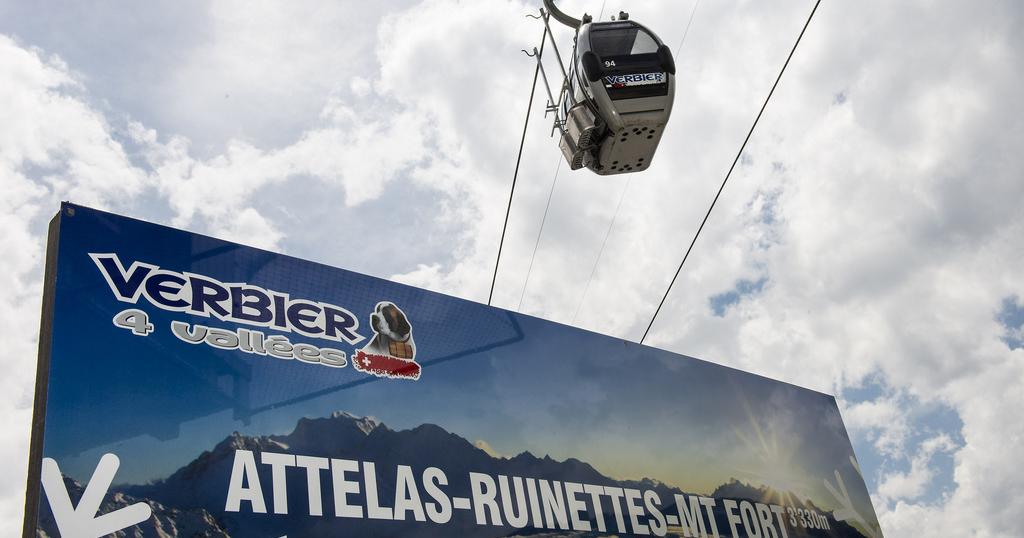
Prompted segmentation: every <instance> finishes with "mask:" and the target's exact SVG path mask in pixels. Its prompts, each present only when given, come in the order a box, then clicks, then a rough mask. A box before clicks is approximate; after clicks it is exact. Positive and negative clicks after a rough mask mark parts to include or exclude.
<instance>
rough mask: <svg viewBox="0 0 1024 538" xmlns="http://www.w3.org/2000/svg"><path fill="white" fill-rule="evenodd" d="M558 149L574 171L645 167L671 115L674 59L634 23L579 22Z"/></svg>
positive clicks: (621, 170)
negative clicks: (563, 126) (583, 168)
mask: <svg viewBox="0 0 1024 538" xmlns="http://www.w3.org/2000/svg"><path fill="white" fill-rule="evenodd" d="M573 61H574V65H573V66H572V67H573V68H572V69H571V70H570V75H569V78H570V80H569V84H570V86H571V91H569V92H566V93H565V99H564V100H563V102H562V103H561V107H562V110H561V112H562V114H563V115H564V118H565V120H564V121H565V128H564V129H563V134H562V138H561V140H560V142H559V147H560V148H561V150H562V154H563V155H564V156H565V158H566V160H567V161H568V162H569V165H570V166H571V167H572V169H574V170H576V169H579V168H582V167H584V166H586V167H587V168H589V169H591V170H593V171H594V172H596V173H598V174H601V175H611V174H622V173H628V172H638V171H641V170H646V169H647V168H648V167H649V166H650V165H651V160H652V159H653V158H654V153H655V151H656V150H657V149H658V143H659V142H660V141H661V135H662V133H663V132H664V130H665V125H666V124H667V123H668V118H669V116H670V115H671V113H672V101H673V98H674V97H675V71H676V69H675V63H674V61H673V59H672V52H671V50H669V48H668V47H667V46H666V45H665V44H664V43H662V42H661V40H660V39H658V36H657V35H655V34H654V33H653V32H651V31H650V30H648V29H647V28H645V27H644V26H642V25H640V24H637V23H636V22H633V21H631V20H618V21H606V22H584V23H583V24H581V25H580V27H579V33H578V34H577V40H576V50H575V54H574V58H573Z"/></svg>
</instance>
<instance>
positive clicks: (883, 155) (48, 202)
mask: <svg viewBox="0 0 1024 538" xmlns="http://www.w3.org/2000/svg"><path fill="white" fill-rule="evenodd" d="M560 5H564V6H565V8H566V9H567V10H570V11H572V12H582V11H589V12H591V13H593V14H598V12H599V11H600V9H601V2H598V1H596V0H590V1H586V2H584V1H582V0H580V1H576V0H573V1H570V0H566V1H565V2H564V3H560ZM536 7H538V6H536V5H532V4H527V3H523V2H505V1H499V0H493V1H488V2H473V3H463V4H457V3H455V2H454V1H450V0H425V1H423V2H412V1H410V2H400V3H388V4H387V5H378V4H374V3H366V2H362V3H354V4H345V3H335V2H325V3H316V2H313V3H303V4H301V5H292V4H291V3H287V4H286V3H270V2H267V3H264V2H230V1H228V2H218V3H216V4H213V5H208V4H200V3H194V2H184V3H183V2H173V3H169V2H168V3H164V2H157V3H150V4H148V5H147V6H146V7H145V9H143V8H142V7H137V6H136V7H126V6H119V5H113V4H100V5H89V6H83V5H79V4H76V3H71V2H63V3H50V4H47V5H46V6H45V7H40V6H36V5H30V4H26V3H24V2H13V1H0V80H4V81H5V82H4V84H3V85H0V103H4V105H3V106H0V182H2V187H3V192H4V197H3V199H2V200H0V223H2V224H3V226H4V230H5V233H4V234H2V236H0V247H2V248H3V251H4V252H5V255H4V257H3V259H0V304H2V310H0V336H2V337H3V339H4V341H5V343H6V344H7V353H6V354H5V356H4V357H2V358H0V361H2V363H0V364H2V366H3V367H4V370H5V372H8V375H6V376H5V377H4V379H3V380H0V394H3V400H2V401H3V404H2V407H0V409H2V410H3V412H2V413H0V431H3V432H4V434H3V435H4V442H3V443H0V461H4V462H5V463H4V465H5V466H7V467H6V468H5V471H6V473H7V474H8V475H11V476H20V475H22V474H23V473H24V469H25V463H26V457H25V454H26V452H27V447H28V444H27V432H28V424H29V421H30V419H31V406H32V386H33V379H34V364H35V362H34V357H35V351H36V348H35V345H36V336H35V335H36V332H37V329H38V312H39V298H40V290H41V275H42V254H43V248H44V247H43V246H44V238H45V225H46V222H47V220H48V219H49V217H50V216H51V215H52V214H53V213H54V212H55V211H56V208H57V206H58V203H59V201H60V200H66V199H70V200H73V201H75V202H79V203H83V204H88V205H94V206H96V207H101V208H105V209H110V210H114V211H118V212H121V213H125V214H129V215H134V216H139V217H143V218H146V219H148V220H154V221H158V222H162V223H165V224H171V225H174V226H179V227H184V228H187V229H190V230H195V231H199V232H204V233H209V234H211V235H215V236H218V237H223V238H226V239H232V240H237V241H240V242H242V243H246V244H251V245H254V246H260V247H265V248H270V249H272V250H275V251H279V252H284V253H287V254H291V255H295V256H300V257H303V258H308V259H313V260H316V261H320V262H325V263H328V264H330V265H333V266H338V267H344V268H348V269H353V270H356V271H360V272H364V273H367V274H371V275H375V276H380V277H385V278H389V279H394V280H398V281H401V282H406V283H410V284H415V285H418V286H422V287H426V288H429V289H432V290H436V291H442V292H445V293H449V294H453V295H456V296H459V297H463V298H466V299H469V300H474V301H481V300H485V299H486V297H487V291H488V286H489V284H490V275H491V271H492V269H493V262H494V256H495V254H496V245H497V240H498V237H499V234H500V231H501V221H502V218H503V216H504V210H505V204H506V203H507V195H508V185H509V180H510V175H511V170H512V168H513V166H514V162H515V155H516V151H517V149H518V147H517V146H518V144H517V143H518V140H519V132H518V130H519V128H520V127H521V126H522V114H523V112H524V110H525V108H526V107H525V105H526V102H525V99H526V96H527V94H528V87H527V86H528V83H529V80H530V77H531V76H532V69H533V65H532V64H531V63H530V59H529V58H526V57H525V56H523V55H522V53H520V52H519V50H520V49H522V48H527V49H529V48H531V47H532V46H533V45H535V44H536V43H537V41H538V40H539V36H540V28H539V27H538V26H537V24H536V21H532V20H531V19H527V18H525V17H524V16H523V15H524V14H526V13H529V12H533V11H535V9H536ZM810 7H811V2H809V1H805V0H786V1H784V2H779V3H772V4H764V3H755V2H724V3H723V2H714V3H711V2H702V3H701V4H700V6H699V7H698V9H697V11H696V13H695V15H694V19H693V24H692V25H691V27H690V30H689V33H688V35H687V37H686V41H685V43H684V44H683V46H682V49H681V52H680V54H679V56H678V58H677V65H678V66H679V73H680V76H679V78H678V79H677V80H678V89H677V92H678V93H677V106H676V108H675V110H674V112H673V118H672V121H671V123H670V125H669V127H668V129H667V130H666V132H665V138H664V139H663V142H662V151H661V152H659V155H658V157H657V159H655V161H654V163H653V164H652V167H651V169H650V170H648V171H646V172H644V173H643V174H640V175H637V176H636V177H635V178H634V179H633V180H632V181H630V183H629V185H628V187H627V186H626V179H625V178H624V177H609V178H596V177H594V176H592V175H590V174H587V173H585V172H567V171H566V170H564V169H563V170H561V172H560V173H559V174H558V180H557V181H558V184H557V188H556V189H555V196H554V198H553V199H552V201H551V205H550V209H549V212H548V218H547V221H546V224H545V228H544V231H543V234H542V235H541V239H540V243H539V247H538V250H537V256H536V260H535V263H534V266H533V270H532V273H531V275H530V278H529V285H528V286H525V282H526V275H527V268H528V266H529V264H530V260H531V257H532V256H531V254H532V253H533V247H534V242H535V240H536V238H537V234H538V225H539V223H540V216H541V214H542V212H543V211H544V208H545V205H546V201H547V195H548V192H550V189H551V181H552V175H553V173H554V170H555V165H556V162H557V150H556V148H555V146H554V141H553V140H552V139H551V138H549V136H548V134H549V130H550V124H549V123H547V121H546V120H545V119H544V118H543V117H542V113H543V106H542V105H543V99H542V97H541V94H542V93H543V92H538V97H537V101H536V102H535V103H534V112H535V115H534V117H533V118H532V121H531V127H530V132H529V133H528V136H527V144H526V148H525V150H524V164H523V169H522V170H521V172H520V181H519V185H518V187H517V192H516V198H515V200H514V203H513V208H512V209H513V211H512V215H511V218H510V221H509V233H508V236H507V237H508V239H507V241H506V246H505V248H506V250H505V253H504V255H503V258H502V267H501V270H500V272H499V274H498V281H497V284H498V285H497V289H496V293H495V303H496V304H498V305H499V306H505V307H512V306H515V305H516V304H518V301H519V297H520V296H521V295H524V297H525V298H524V301H523V312H524V313H527V314H532V315H536V316H540V317H543V318H547V319H552V320H556V321H562V322H567V321H570V320H572V319H573V318H574V317H575V324H576V325H579V326H581V327H583V328H587V329H592V330H596V331H598V332H601V333H604V334H609V335H611V336H614V337H617V338H622V339H627V340H636V339H638V338H639V336H640V335H641V334H642V333H643V330H644V328H645V327H646V325H647V322H648V321H649V319H650V318H649V316H650V315H651V313H652V312H653V306H654V305H655V304H656V303H657V300H658V299H659V298H660V296H661V293H662V292H663V291H664V287H665V285H666V284H667V282H668V280H669V279H670V277H671V274H672V272H673V271H674V270H675V267H676V265H677V264H678V262H679V258H680V256H681V255H682V252H683V250H684V249H685V247H686V245H687V244H688V243H689V240H690V233H691V231H692V230H694V229H695V228H696V226H697V224H698V223H699V222H700V219H701V218H702V217H703V213H704V210H705V209H706V207H707V205H706V204H707V203H708V202H709V201H710V199H711V198H712V197H713V196H714V191H715V190H716V189H717V187H718V184H719V181H720V180H721V178H722V175H723V174H724V173H725V170H726V169H727V167H728V164H729V163H730V162H731V159H732V157H733V156H734V155H735V151H736V149H737V148H738V146H739V143H740V141H741V140H742V137H743V136H744V135H745V133H746V130H747V128H748V127H749V125H750V122H751V121H752V119H753V117H754V116H755V114H756V113H757V109H758V108H759V106H760V103H761V100H762V99H763V98H764V96H765V94H766V92H767V90H768V88H769V87H770V85H771V82H772V81H773V80H774V76H775V74H776V73H777V69H778V67H779V66H780V65H781V63H782V61H783V60H784V59H785V55H786V53H787V52H788V50H789V47H790V46H791V45H792V41H793V39H794V38H795V36H796V33H797V32H798V31H799V28H800V25H801V24H802V23H803V20H804V18H805V17H806V14H807V12H808V11H809V10H810ZM692 8H693V3H692V2H690V1H684V2H670V1H667V0H666V1H657V2H653V1H644V2H639V1H638V0H623V1H622V2H620V4H618V5H612V4H610V3H608V4H607V6H606V11H607V12H608V13H613V12H618V10H620V9H622V10H625V11H629V12H630V13H631V14H632V15H633V17H634V18H635V19H636V20H638V21H642V22H644V21H658V22H657V23H656V24H655V23H652V24H651V26H652V27H654V29H655V31H657V32H658V33H659V34H660V35H661V37H662V38H663V39H664V40H665V41H666V42H668V43H670V44H671V45H676V44H679V42H680V40H681V38H682V32H683V29H684V28H685V26H686V25H685V21H686V20H688V19H689V16H690V14H691V9H692ZM608 13H605V16H606V17H607V15H608ZM1021 19H1022V9H1021V7H1020V6H1018V5H1016V4H1012V3H995V2H993V3H984V4H981V5H979V4H977V3H975V2H967V1H957V2H952V3H947V4H944V5H943V8H942V9H937V8H936V6H935V5H934V4H933V3H930V2H926V1H924V0H920V1H917V0H915V1H910V2H899V3H893V2H881V1H879V2H867V3H864V2H860V3H823V5H822V7H821V9H820V11H819V13H818V14H817V15H816V18H815V21H814V22H813V23H812V25H811V27H810V28H809V30H808V33H807V34H806V36H805V38H804V42H803V43H802V44H801V48H800V50H799V51H798V52H797V55H796V56H795V57H794V58H793V62H792V63H791V64H790V67H789V70H788V71H787V74H786V77H785V78H784V79H783V81H782V83H781V84H780V86H779V88H778V89H777V90H776V94H775V97H774V98H773V101H772V103H771V105H770V106H769V107H768V109H767V110H766V112H765V115H764V117H763V118H762V120H761V123H760V125H759V127H758V130H757V132H755V134H754V136H753V138H752V139H751V141H750V144H749V145H748V147H747V151H746V153H745V155H744V158H743V159H742V160H741V163H740V165H739V166H738V168H737V170H736V171H735V172H734V175H733V177H732V179H731V180H730V183H729V185H728V187H727V188H726V190H725V192H724V193H723V195H722V198H721V200H720V201H719V205H718V207H717V208H716V210H715V213H714V214H713V215H712V217H711V219H710V220H709V222H708V225H707V227H706V228H705V231H704V233H703V235H702V237H701V239H700V241H698V243H697V245H696V247H695V250H694V254H693V255H692V256H691V258H690V260H689V261H688V262H687V267H686V268H685V269H684V271H683V273H682V274H681V275H680V278H679V281H678V282H677V283H676V288H675V290H674V291H673V293H672V294H671V295H670V297H669V300H668V301H667V303H666V308H665V310H663V312H662V314H661V316H660V317H659V319H658V321H657V323H656V324H655V325H654V328H653V330H652V333H651V336H650V337H649V340H648V343H650V344H652V345H655V346H657V347H661V348H664V349H668V350H671V351H675V352H680V353H683V354H686V355H690V356H697V357H701V358H704V359H708V360H711V361H714V362H716V363H720V364H725V365H729V366H733V367H737V368H741V369H744V370H748V371H752V372H755V373H758V374H762V375H766V376H770V377H773V378H777V379H782V380H785V381H788V382H792V383H795V384H798V385H801V386H806V387H809V388H812V389H815V390H819V391H822V392H826V393H830V394H835V395H836V396H837V398H838V400H839V405H840V410H841V412H842V415H843V418H844V421H845V422H846V424H847V426H848V427H849V428H850V432H851V436H852V438H853V442H854V446H855V448H856V450H857V454H858V456H859V457H860V459H861V461H862V462H864V463H865V469H864V471H865V476H866V478H867V480H868V484H869V487H870V489H871V491H872V494H873V496H874V504H875V507H876V509H877V511H878V513H879V517H880V520H881V522H882V528H883V530H884V531H885V533H886V535H887V536H915V535H920V534H928V533H930V534H945V533H948V534H961V535H976V536H1013V535H1016V534H1017V529H1018V526H1017V525H1018V523H1017V520H1018V515H1019V514H1020V513H1022V512H1024V490H1022V489H1021V488H1022V487H1024V486H1021V485H1020V484H1024V476H1022V475H1021V474H1020V472H1018V471H1017V470H1015V466H1013V465H1011V463H1012V462H1014V461H1016V459H1018V458H1019V456H1017V455H1018V454H1019V453H1020V452H1021V451H1022V447H1021V446H1019V445H1020V443H1019V441H1018V440H1019V439H1024V423H1022V421H1021V420H1019V419H1018V418H1017V417H1018V416H1019V413H1018V410H1019V409H1020V408H1021V407H1024V391H1022V390H1021V387H1022V383H1024V381H1022V379H1024V361H1022V360H1021V354H1022V353H1024V349H1022V348H1021V347H1020V346H1019V345H1016V343H1018V342H1019V341H1020V338H1019V336H1020V324H1019V323H1017V322H1018V321H1019V316H1018V315H1017V314H1018V313H1019V310H1020V299H1019V298H1020V297H1022V296H1024V291H1022V290H1024V282H1022V277H1021V272H1020V270H1019V266H1020V260H1021V252H1022V248H1021V241H1020V239H1019V238H1020V237H1024V213H1022V212H1021V211H1020V207H1021V206H1022V204H1024V188H1022V186H1021V183H1020V177H1021V176H1022V173H1024V170H1022V169H1021V166H1022V165H1021V163H1020V159H1019V158H1018V153H1019V150H1018V149H1017V148H1018V147H1019V146H1020V133H1021V132H1022V131H1024V126H1022V123H1021V122H1022V121H1024V119H1022V118H1024V111H1022V110H1021V107H1022V104H1021V101H1020V100H1019V99H1018V98H1017V94H1018V93H1019V88H1020V87H1021V86H1022V82H1024V81H1022V80H1021V77H1024V75H1022V74H1021V72H1020V70H1019V69H1014V68H1012V66H1016V65H1020V63H1021V57H1020V55H1021V54H1022V52H1021V51H1024V43H1022V42H1021V40H1022V39H1024V36H1022V34H1021V33H1020V32H1019V27H1020V23H1021ZM559 36H560V39H562V40H563V41H562V42H567V40H568V39H569V36H568V35H566V34H565V33H562V32H561V31H559ZM495 66H499V67H495ZM549 67H550V68H551V69H556V67H555V66H553V64H552V65H550V66H549ZM838 96H842V97H841V98H839V97H838ZM666 148H667V149H666ZM624 187H626V190H625V195H624V197H623V199H622V200H623V201H622V209H621V212H620V213H619V215H618V217H617V218H616V219H615V227H614V228H613V229H612V230H611V232H610V234H609V235H608V244H607V247H606V249H605V251H604V253H603V255H602V256H601V263H600V266H599V267H597V270H596V271H594V274H595V278H594V280H593V281H592V282H591V283H590V284H589V287H588V285H587V277H588V275H590V273H591V272H592V271H593V268H594V266H593V263H594V260H595V259H596V258H597V252H598V250H599V249H600V246H601V243H602V240H603V238H604V236H605V232H606V230H607V229H608V228H607V226H608V224H609V222H610V221H611V219H612V213H613V212H614V209H615V207H616V204H617V202H618V200H619V194H620V192H623V191H622V189H623V188H624ZM741 283H751V285H750V286H747V285H744V284H741ZM755 284H756V285H755ZM524 287H525V291H524ZM584 289H587V290H588V291H587V296H586V301H585V302H584V303H583V305H584V306H583V307H582V308H581V309H580V312H579V315H578V316H575V315H574V313H575V311H576V309H577V306H578V305H579V304H580V302H581V298H582V295H583V291H584ZM22 489H23V488H22V487H21V485H19V481H18V480H14V481H11V483H10V484H8V485H6V486H3V487H2V488H0V530H3V531H7V530H8V529H15V528H17V527H18V525H19V521H20V517H21V515H20V514H21V509H22V499H21V496H22V494H23V493H22Z"/></svg>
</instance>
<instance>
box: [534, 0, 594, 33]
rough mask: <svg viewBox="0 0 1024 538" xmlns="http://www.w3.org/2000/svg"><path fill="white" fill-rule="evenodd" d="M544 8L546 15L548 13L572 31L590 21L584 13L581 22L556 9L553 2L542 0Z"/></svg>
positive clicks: (588, 16)
mask: <svg viewBox="0 0 1024 538" xmlns="http://www.w3.org/2000/svg"><path fill="white" fill-rule="evenodd" d="M544 7H545V8H547V10H548V13H550V14H551V16H552V17H554V19H555V20H556V21H558V22H560V23H562V24H564V25H566V26H568V27H569V28H572V29H573V30H576V29H579V27H580V26H582V25H584V24H586V23H588V22H590V21H591V20H592V19H591V17H590V15H587V14H586V13H584V14H583V19H582V20H580V19H577V18H575V17H572V16H570V15H568V14H566V13H565V12H564V11H562V10H560V9H558V6H556V5H555V1H554V0H544Z"/></svg>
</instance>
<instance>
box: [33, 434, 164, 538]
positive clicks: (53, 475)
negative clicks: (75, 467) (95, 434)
mask: <svg viewBox="0 0 1024 538" xmlns="http://www.w3.org/2000/svg"><path fill="white" fill-rule="evenodd" d="M120 466H121V460H119V459H117V456H115V455H113V454H104V455H103V457H102V458H100V463H99V465H97V466H96V470H95V471H94V472H93V473H92V478H91V479H89V484H88V485H86V486H85V492H84V493H82V499H81V500H80V501H78V506H75V507H72V506H71V496H70V495H69V494H68V489H67V487H65V485H64V478H63V476H62V475H61V474H60V467H58V466H57V462H56V461H54V460H53V459H52V458H43V473H42V482H43V491H45V492H46V498H47V500H49V501H50V510H51V511H52V512H53V519H54V520H56V522H57V529H58V530H59V531H60V536H61V538H102V537H103V536H106V535H108V534H112V533H114V532H117V531H119V530H121V529H125V528H128V527H131V526H132V525H137V524H139V523H142V522H143V521H146V520H147V519H149V516H151V515H153V509H152V508H150V507H149V505H148V504H146V503H141V502H140V503H135V504H133V505H131V506H126V507H124V508H121V509H120V510H115V511H113V512H109V513H106V514H103V515H101V516H97V515H96V512H98V511H99V509H100V504H101V503H102V502H103V497H104V496H106V494H107V491H108V490H109V489H110V484H111V482H113V481H114V475H115V474H117V468H118V467H120Z"/></svg>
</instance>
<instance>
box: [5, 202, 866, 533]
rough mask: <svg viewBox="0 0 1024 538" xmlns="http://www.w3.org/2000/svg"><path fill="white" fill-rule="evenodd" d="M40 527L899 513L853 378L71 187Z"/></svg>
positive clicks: (46, 413) (270, 526) (402, 524)
mask: <svg viewBox="0 0 1024 538" xmlns="http://www.w3.org/2000/svg"><path fill="white" fill-rule="evenodd" d="M33 425H34V431H33V442H32V451H31V461H30V471H29V480H28V495H27V502H26V505H27V506H26V521H25V533H24V536H25V537H29V536H38V537H43V536H46V537H61V538H100V537H103V536H108V535H111V534H113V535H115V536H133V537H137V536H145V537H149V536H153V537H157V536H159V537H192V536H203V537H244V538H259V537H267V538H280V537H283V536H287V537H290V538H319V537H335V536H481V537H497V536H634V535H637V536H673V537H738V536H750V537H755V538H788V537H802V536H821V537H824V536H830V537H869V538H875V537H879V536H881V533H880V531H879V529H878V522H877V520H876V517H875V514H874V511H873V509H872V506H871V501H870V498H869V496H868V492H867V489H866V487H865V484H864V480H863V478H862V476H861V471H860V469H859V467H858V465H857V462H856V459H855V457H854V455H853V450H852V448H851V445H850V440H849V438H848V436H847V433H846V430H845V427H844V426H843V422H842V419H841V417H840V415H839V410H838V408H837V406H836V402H835V399H834V398H833V397H832V396H829V395H826V394H821V393H818V392H815V391H811V390H807V389H804V388H800V387H797V386H794V385H791V384H787V383H782V382H779V381H774V380H771V379H767V378H764V377H760V376H756V375H753V374H749V373H745V372H742V371H738V370H735V369H731V368H726V367H723V366H718V365H715V364H713V363H710V362H705V361H702V360H698V359H694V358H690V357H685V356H681V355H677V354H674V353H670V352H667V351H663V350H659V349H655V348H651V347H646V346H641V345H638V344H635V343H632V342H628V341H624V340H621V339H617V338H612V337H609V336H604V335H600V334H596V333H593V332H588V331H585V330H581V329H577V328H574V327H569V326H565V325H561V324H558V323H553V322H550V321H546V320H542V319H538V318H534V317H531V316H526V315H521V314H518V313H515V312H509V311H506V310H502V309H499V308H493V307H489V306H486V305H483V304H479V303H475V302H471V301H466V300H462V299H457V298H454V297H449V296H446V295H442V294H438V293H434V292H430V291H425V290H422V289H418V288H414V287H410V286H406V285H402V284H398V283H394V282H390V281H387V280H382V279H379V278H374V277H370V276H366V275H361V274H358V273H353V272H350V271H346V270H343V269H337V268H333V267H329V266H325V265H322V264H318V263H313V262H309V261H304V260H300V259H297V258H293V257H290V256H285V255H281V254H275V253H272V252H267V251H264V250H260V249H255V248H250V247H246V246H243V245H239V244H235V243H230V242H227V241H221V240H218V239H214V238H211V237H207V236H203V235H198V234H194V233H189V232H186V231H182V230H177V229H173V228H168V227H164V226H159V225H156V224H151V223H147V222H142V221H138V220H134V219H130V218H126V217H121V216H118V215H113V214H110V213H105V212H101V211H97V210H93V209H89V208H85V207H81V206H77V205H73V204H64V205H63V206H62V207H61V210H60V212H59V213H58V215H57V216H56V217H55V218H54V220H53V221H52V223H51V227H50V242H49V248H48V252H47V278H46V289H45V293H44V305H43V323H42V331H41V336H40V356H39V374H38V380H37V389H36V404H35V418H34V421H33Z"/></svg>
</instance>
